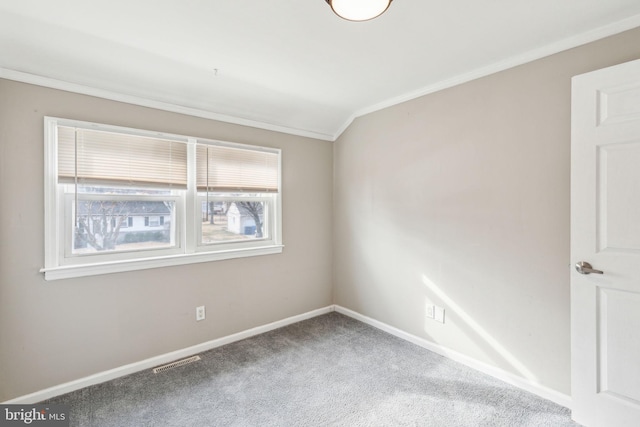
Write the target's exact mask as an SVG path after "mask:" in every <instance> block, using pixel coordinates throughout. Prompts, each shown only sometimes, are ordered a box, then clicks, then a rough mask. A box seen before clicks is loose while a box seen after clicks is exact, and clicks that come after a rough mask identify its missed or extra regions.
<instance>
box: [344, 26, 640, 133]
mask: <svg viewBox="0 0 640 427" xmlns="http://www.w3.org/2000/svg"><path fill="white" fill-rule="evenodd" d="M638 26H640V15H634V16H631V17H629V18H625V19H623V20H621V21H617V22H614V23H612V24H609V25H605V26H603V27H600V28H596V29H594V30H591V31H587V32H586V33H582V34H578V35H576V36H573V37H569V38H566V39H563V40H560V41H557V42H555V43H551V44H548V45H546V46H542V47H539V48H537V49H533V50H530V51H528V52H524V53H522V54H519V55H515V56H512V57H509V58H506V59H504V60H502V61H498V62H495V63H493V64H489V65H487V66H485V67H481V68H476V69H474V70H471V71H469V72H468V73H463V74H460V75H457V76H454V77H451V78H448V79H445V80H441V81H439V82H436V83H434V84H432V85H429V86H425V87H422V88H420V89H417V90H415V91H412V92H409V93H405V94H404V95H400V96H396V97H394V98H390V99H387V100H384V101H381V102H378V103H377V104H373V105H369V106H368V107H364V108H361V109H359V110H357V111H356V112H354V113H353V114H352V115H351V116H350V117H349V118H348V119H347V120H346V121H345V122H344V124H343V125H342V126H341V127H340V128H339V129H338V131H337V132H336V133H335V134H334V138H333V141H335V140H337V139H338V138H339V137H340V135H342V133H343V132H344V131H345V130H346V129H347V128H348V127H349V126H350V125H351V123H353V121H354V120H355V119H357V118H358V117H362V116H364V115H367V114H370V113H374V112H376V111H380V110H383V109H385V108H388V107H393V106H394V105H398V104H402V103H403V102H407V101H411V100H412V99H416V98H420V97H421V96H425V95H429V94H431V93H434V92H438V91H441V90H444V89H448V88H450V87H454V86H458V85H460V84H463V83H467V82H470V81H472V80H476V79H479V78H481V77H486V76H489V75H491V74H495V73H498V72H500V71H504V70H507V69H509V68H514V67H517V66H519V65H523V64H526V63H529V62H533V61H535V60H538V59H541V58H545V57H547V56H551V55H554V54H556V53H559V52H563V51H565V50H569V49H573V48H575V47H578V46H582V45H585V44H587V43H591V42H594V41H596V40H600V39H603V38H605V37H609V36H613V35H616V34H619V33H622V32H623V31H627V30H631V29H633V28H636V27H638Z"/></svg>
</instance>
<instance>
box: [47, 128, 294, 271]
mask: <svg viewBox="0 0 640 427" xmlns="http://www.w3.org/2000/svg"><path fill="white" fill-rule="evenodd" d="M45 132H46V134H45V154H46V162H45V173H46V182H45V184H46V188H45V192H46V196H45V204H46V208H47V209H46V218H45V232H46V235H45V243H46V248H45V268H44V269H43V271H44V272H45V277H46V278H47V279H57V278H63V277H76V276H83V275H91V274H102V273H108V272H112V271H127V270H134V269H140V268H153V267H157V266H164V265H175V264H184V263H192V262H204V261H210V260H217V259H227V258H233V257H238V256H252V255H262V254H270V253H278V252H281V251H282V241H281V235H282V233H281V220H280V210H281V200H280V199H281V197H280V196H281V189H280V150H278V149H273V148H264V147H256V146H247V145H240V144H235V143H229V142H221V141H212V140H203V139H197V138H192V137H188V136H180V135H169V134H161V133H158V132H150V131H142V130H136V129H128V128H120V127H114V126H107V125H99V124H94V123H87V122H79V121H73V120H66V119H55V118H49V117H47V118H45Z"/></svg>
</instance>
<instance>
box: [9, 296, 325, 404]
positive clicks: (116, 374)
mask: <svg viewBox="0 0 640 427" xmlns="http://www.w3.org/2000/svg"><path fill="white" fill-rule="evenodd" d="M332 311H334V306H333V305H330V306H328V307H323V308H319V309H317V310H312V311H309V312H306V313H303V314H299V315H296V316H292V317H288V318H286V319H282V320H278V321H276V322H273V323H269V324H266V325H263V326H258V327H255V328H252V329H247V330H246V331H242V332H238V333H236V334H233V335H228V336H226V337H222V338H218V339H215V340H211V341H207V342H204V343H202V344H197V345H194V346H191V347H187V348H184V349H182V350H177V351H172V352H170V353H165V354H163V355H160V356H156V357H151V358H149V359H145V360H141V361H139V362H135V363H130V364H128V365H124V366H120V367H118V368H114V369H110V370H108V371H104V372H99V373H97V374H94V375H89V376H88V377H84V378H80V379H77V380H74V381H70V382H67V383H64V384H60V385H57V386H54V387H50V388H47V389H44V390H40V391H37V392H35V393H30V394H27V395H24V396H20V397H16V398H15V399H11V400H7V401H6V402H2V403H3V404H33V403H37V402H41V401H43V400H46V399H50V398H52V397H55V396H59V395H61V394H65V393H70V392H72V391H75V390H80V389H81V388H84V387H89V386H91V385H95V384H99V383H102V382H105V381H110V380H113V379H115V378H120V377H123V376H125V375H129V374H133V373H135V372H140V371H143V370H145V369H151V368H154V367H156V366H159V365H163V364H166V363H169V362H173V361H174V360H178V359H182V358H185V357H189V356H192V355H194V354H196V353H202V352H204V351H207V350H211V349H214V348H217V347H220V346H223V345H226V344H231V343H233V342H236V341H240V340H243V339H246V338H250V337H253V336H255V335H260V334H263V333H265V332H269V331H272V330H274V329H278V328H282V327H284V326H287V325H291V324H294V323H298V322H301V321H303V320H307V319H311V318H312V317H317V316H321V315H323V314H327V313H330V312H332Z"/></svg>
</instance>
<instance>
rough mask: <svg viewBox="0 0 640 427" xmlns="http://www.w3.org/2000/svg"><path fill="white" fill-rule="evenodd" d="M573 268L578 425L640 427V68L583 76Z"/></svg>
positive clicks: (577, 109)
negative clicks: (585, 266)
mask: <svg viewBox="0 0 640 427" xmlns="http://www.w3.org/2000/svg"><path fill="white" fill-rule="evenodd" d="M572 85H573V86H572V90H573V92H572V121H571V260H572V263H573V264H575V263H577V262H579V261H585V262H588V263H590V264H591V265H592V266H593V268H594V269H597V270H602V271H603V272H604V274H593V273H592V274H588V275H585V274H580V273H579V272H577V271H576V270H575V269H574V268H573V267H572V273H571V388H572V390H571V394H572V399H573V418H574V420H576V421H577V422H579V423H581V424H584V425H586V426H594V427H596V426H607V427H608V426H616V427H624V426H638V425H640V60H639V61H633V62H629V63H626V64H621V65H618V66H615V67H611V68H606V69H603V70H599V71H595V72H592V73H588V74H584V75H581V76H577V77H574V79H573V82H572Z"/></svg>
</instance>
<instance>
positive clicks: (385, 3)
mask: <svg viewBox="0 0 640 427" xmlns="http://www.w3.org/2000/svg"><path fill="white" fill-rule="evenodd" d="M392 1H393V0H326V2H327V3H329V6H331V9H333V11H334V12H335V14H336V15H338V16H339V17H341V18H344V19H346V20H349V21H368V20H369V19H373V18H376V17H378V16H380V15H382V14H383V13H384V12H385V11H386V10H387V9H388V8H389V5H390V4H391V2H392Z"/></svg>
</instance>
